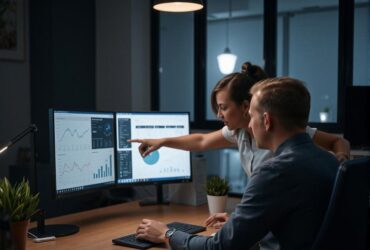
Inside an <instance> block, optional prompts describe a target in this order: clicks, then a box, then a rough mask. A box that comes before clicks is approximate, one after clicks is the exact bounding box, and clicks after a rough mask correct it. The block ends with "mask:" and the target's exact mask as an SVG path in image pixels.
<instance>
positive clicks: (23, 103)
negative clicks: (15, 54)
mask: <svg viewBox="0 0 370 250" xmlns="http://www.w3.org/2000/svg"><path fill="white" fill-rule="evenodd" d="M28 3H29V2H28V0H25V1H24V4H25V5H24V10H25V15H24V31H25V41H24V43H25V51H24V59H23V60H21V61H14V60H13V61H11V60H3V59H0V145H1V144H2V143H5V142H6V141H8V140H10V139H11V138H12V137H13V136H15V135H17V134H18V133H20V132H21V131H22V130H24V129H26V128H27V126H28V125H29V124H30V88H29V82H30V80H29V75H30V68H29V67H30V65H29V46H28V44H29V29H28V24H29V15H28ZM29 145H30V138H27V137H26V138H24V139H23V140H21V141H19V142H18V143H17V144H16V145H14V146H13V147H12V148H10V149H9V150H8V151H7V152H6V153H4V154H1V155H0V177H2V176H6V175H8V166H9V165H10V164H13V163H14V162H15V161H16V155H17V150H18V148H19V147H29Z"/></svg>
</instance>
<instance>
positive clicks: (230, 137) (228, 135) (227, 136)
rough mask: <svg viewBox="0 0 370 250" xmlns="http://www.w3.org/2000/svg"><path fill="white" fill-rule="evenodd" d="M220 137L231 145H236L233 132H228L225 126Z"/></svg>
mask: <svg viewBox="0 0 370 250" xmlns="http://www.w3.org/2000/svg"><path fill="white" fill-rule="evenodd" d="M222 135H223V136H224V137H225V139H226V140H228V141H229V142H232V143H237V140H236V136H235V133H234V131H233V130H230V129H229V128H228V127H227V126H224V127H223V128H222Z"/></svg>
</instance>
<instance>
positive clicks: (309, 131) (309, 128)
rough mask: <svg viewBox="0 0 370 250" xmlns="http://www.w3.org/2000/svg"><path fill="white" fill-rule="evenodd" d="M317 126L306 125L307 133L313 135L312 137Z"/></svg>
mask: <svg viewBox="0 0 370 250" xmlns="http://www.w3.org/2000/svg"><path fill="white" fill-rule="evenodd" d="M316 131H317V128H311V127H310V126H307V127H306V133H307V134H308V135H309V136H310V137H311V139H312V138H313V137H314V136H315V134H316Z"/></svg>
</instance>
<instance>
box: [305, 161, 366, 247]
mask: <svg viewBox="0 0 370 250" xmlns="http://www.w3.org/2000/svg"><path fill="white" fill-rule="evenodd" d="M369 169H370V157H364V158H357V159H354V160H349V161H346V162H344V163H342V164H341V165H340V167H339V169H338V172H337V176H336V179H335V183H334V187H333V191H332V194H331V197H330V201H329V205H328V209H327V211H326V213H325V216H324V220H323V223H322V225H321V227H320V229H319V232H318V234H317V236H316V239H315V241H314V244H313V247H312V250H319V249H335V250H340V249H346V250H348V249H356V250H362V249H367V233H368V232H367V229H368V228H367V227H368V208H369V193H368V188H369V177H368V171H369Z"/></svg>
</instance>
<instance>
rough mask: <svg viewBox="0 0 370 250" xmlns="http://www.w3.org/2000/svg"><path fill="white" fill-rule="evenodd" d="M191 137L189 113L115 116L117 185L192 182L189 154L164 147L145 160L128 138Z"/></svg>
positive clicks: (137, 144)
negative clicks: (189, 135) (188, 135)
mask: <svg viewBox="0 0 370 250" xmlns="http://www.w3.org/2000/svg"><path fill="white" fill-rule="evenodd" d="M187 134H189V113H165V112H150V113H139V112H135V113H116V150H117V152H116V157H117V161H116V162H117V184H127V183H157V182H164V183H165V182H166V183H169V182H182V181H183V182H186V181H191V162H190V152H188V151H184V150H178V149H172V148H168V147H162V148H160V149H159V150H156V151H153V152H152V153H151V154H149V155H148V156H147V157H145V158H143V157H142V156H141V154H140V152H139V149H138V148H139V145H140V144H139V143H129V142H127V140H128V139H144V138H145V139H147V138H163V137H175V136H182V135H187Z"/></svg>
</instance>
